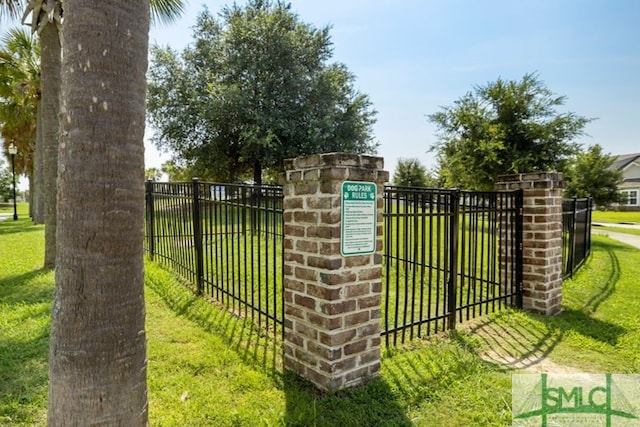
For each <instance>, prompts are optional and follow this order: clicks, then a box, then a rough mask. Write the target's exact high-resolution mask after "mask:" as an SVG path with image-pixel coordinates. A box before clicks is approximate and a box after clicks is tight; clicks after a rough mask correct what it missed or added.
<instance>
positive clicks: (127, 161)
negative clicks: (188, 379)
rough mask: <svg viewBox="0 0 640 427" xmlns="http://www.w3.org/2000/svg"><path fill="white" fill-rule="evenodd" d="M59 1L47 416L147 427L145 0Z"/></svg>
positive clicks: (54, 421) (56, 422) (54, 422)
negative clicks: (53, 262)
mask: <svg viewBox="0 0 640 427" xmlns="http://www.w3.org/2000/svg"><path fill="white" fill-rule="evenodd" d="M64 5H65V11H64V16H65V23H64V39H63V50H64V52H65V54H64V60H63V65H62V70H63V72H62V76H61V77H62V81H61V88H62V91H61V105H62V106H63V108H62V117H61V120H60V123H61V130H62V132H61V143H60V147H61V150H60V157H59V162H60V173H59V175H58V185H59V193H58V194H59V197H58V213H59V215H58V227H57V249H58V252H57V258H56V261H57V262H56V289H55V296H54V302H53V310H52V320H51V338H50V352H49V402H48V414H47V421H48V425H50V426H64V425H95V424H100V425H113V426H116V425H126V426H146V425H147V424H148V404H147V386H146V366H147V360H146V335H145V324H144V318H145V315H144V292H143V290H144V275H143V247H142V241H143V237H144V236H143V218H144V142H143V139H144V128H145V126H144V123H145V92H146V70H147V57H148V56H147V55H148V43H149V1H148V0H146V1H131V0H104V1H100V2H96V1H94V0H65V3H64ZM116 23H117V25H116ZM78 64H82V66H83V67H84V68H83V70H82V72H79V71H78V68H77V67H78ZM88 64H90V66H89V65H88Z"/></svg>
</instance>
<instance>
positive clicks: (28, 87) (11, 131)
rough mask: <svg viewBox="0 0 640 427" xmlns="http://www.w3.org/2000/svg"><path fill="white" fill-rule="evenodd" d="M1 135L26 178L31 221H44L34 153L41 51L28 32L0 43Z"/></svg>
mask: <svg viewBox="0 0 640 427" xmlns="http://www.w3.org/2000/svg"><path fill="white" fill-rule="evenodd" d="M0 42H1V43H2V44H1V46H0V135H1V136H2V138H3V139H4V141H5V146H8V144H9V143H11V142H13V143H14V144H15V145H16V147H17V148H18V154H17V155H16V162H15V163H16V173H18V174H24V175H27V176H28V177H29V187H30V191H29V194H30V196H31V197H32V199H31V203H30V208H31V216H32V217H33V219H34V222H36V223H38V224H41V223H43V222H44V199H43V184H44V182H43V180H42V179H38V178H42V174H41V172H42V168H41V167H38V166H39V165H40V166H41V163H39V162H37V159H36V158H35V156H36V154H37V149H36V147H37V143H38V141H37V139H36V135H37V132H36V130H37V127H36V124H37V116H38V110H39V105H40V50H39V46H38V44H37V43H36V42H35V40H34V38H33V37H32V36H31V35H29V33H28V32H26V31H24V30H20V29H11V30H9V31H8V32H7V33H6V34H4V35H3V37H2V39H1V40H0Z"/></svg>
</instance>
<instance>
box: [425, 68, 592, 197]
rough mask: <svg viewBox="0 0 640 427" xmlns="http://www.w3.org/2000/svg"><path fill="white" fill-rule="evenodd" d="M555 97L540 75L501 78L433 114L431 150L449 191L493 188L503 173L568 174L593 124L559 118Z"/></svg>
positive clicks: (561, 99) (575, 117)
mask: <svg viewBox="0 0 640 427" xmlns="http://www.w3.org/2000/svg"><path fill="white" fill-rule="evenodd" d="M564 102H565V97H563V96H556V95H554V94H553V93H552V92H551V91H550V90H549V89H548V88H547V87H546V86H545V85H544V84H543V83H542V82H541V81H540V80H539V79H538V76H537V75H536V74H526V75H525V76H524V77H523V78H522V80H521V81H519V82H518V81H505V80H502V79H498V80H497V81H495V82H490V83H488V84H487V85H485V86H478V87H475V89H474V91H473V92H469V93H467V94H466V95H465V96H464V97H462V98H460V99H458V100H457V101H455V102H454V105H453V106H451V107H443V108H442V109H441V111H439V112H437V113H434V114H431V115H429V116H428V117H429V120H430V121H431V122H433V123H434V124H435V125H436V126H437V128H438V134H437V141H436V143H435V144H434V145H433V146H432V147H431V150H432V151H435V152H436V154H437V157H438V161H439V163H440V173H441V175H442V178H443V179H444V182H445V184H446V185H447V186H455V187H461V188H467V189H490V188H492V187H493V185H494V183H495V181H496V178H497V176H498V175H500V174H509V173H523V172H534V171H545V170H557V171H563V170H564V169H565V168H566V165H567V162H568V159H569V158H570V157H571V156H573V155H575V154H577V153H578V152H579V150H580V147H579V145H578V144H577V143H575V142H574V141H573V140H574V139H575V138H576V137H577V136H580V135H582V134H583V128H584V127H585V125H586V124H587V123H589V122H590V121H591V119H588V118H585V117H581V116H578V115H576V114H574V113H571V112H568V113H559V112H558V111H557V110H556V108H557V107H560V106H562V105H563V104H564Z"/></svg>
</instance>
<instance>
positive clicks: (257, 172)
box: [253, 160, 262, 185]
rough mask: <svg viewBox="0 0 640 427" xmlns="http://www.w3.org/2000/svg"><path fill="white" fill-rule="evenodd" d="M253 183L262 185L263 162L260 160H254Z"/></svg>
mask: <svg viewBox="0 0 640 427" xmlns="http://www.w3.org/2000/svg"><path fill="white" fill-rule="evenodd" d="M253 183H254V184H256V185H262V163H260V161H258V160H256V161H254V162H253Z"/></svg>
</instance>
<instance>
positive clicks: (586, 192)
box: [565, 144, 623, 208]
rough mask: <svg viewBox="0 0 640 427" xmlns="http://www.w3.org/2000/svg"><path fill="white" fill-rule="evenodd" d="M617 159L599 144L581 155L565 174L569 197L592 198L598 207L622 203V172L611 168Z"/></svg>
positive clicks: (566, 191) (566, 192)
mask: <svg viewBox="0 0 640 427" xmlns="http://www.w3.org/2000/svg"><path fill="white" fill-rule="evenodd" d="M614 161H615V157H614V156H611V155H609V154H606V153H604V152H603V151H602V147H601V146H600V145H598V144H595V145H592V146H590V147H589V148H588V149H587V151H585V152H583V153H580V154H579V155H578V156H577V157H576V159H575V161H574V162H572V164H571V165H570V166H569V167H568V168H567V170H566V172H565V180H566V182H567V188H566V190H565V194H566V196H568V197H587V196H592V197H593V202H594V203H595V204H596V206H599V207H603V208H606V207H607V206H609V205H610V204H612V203H617V202H619V201H620V193H619V191H618V184H620V183H621V182H622V179H623V175H622V171H621V170H618V169H615V168H613V169H612V168H611V165H613V162H614Z"/></svg>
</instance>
